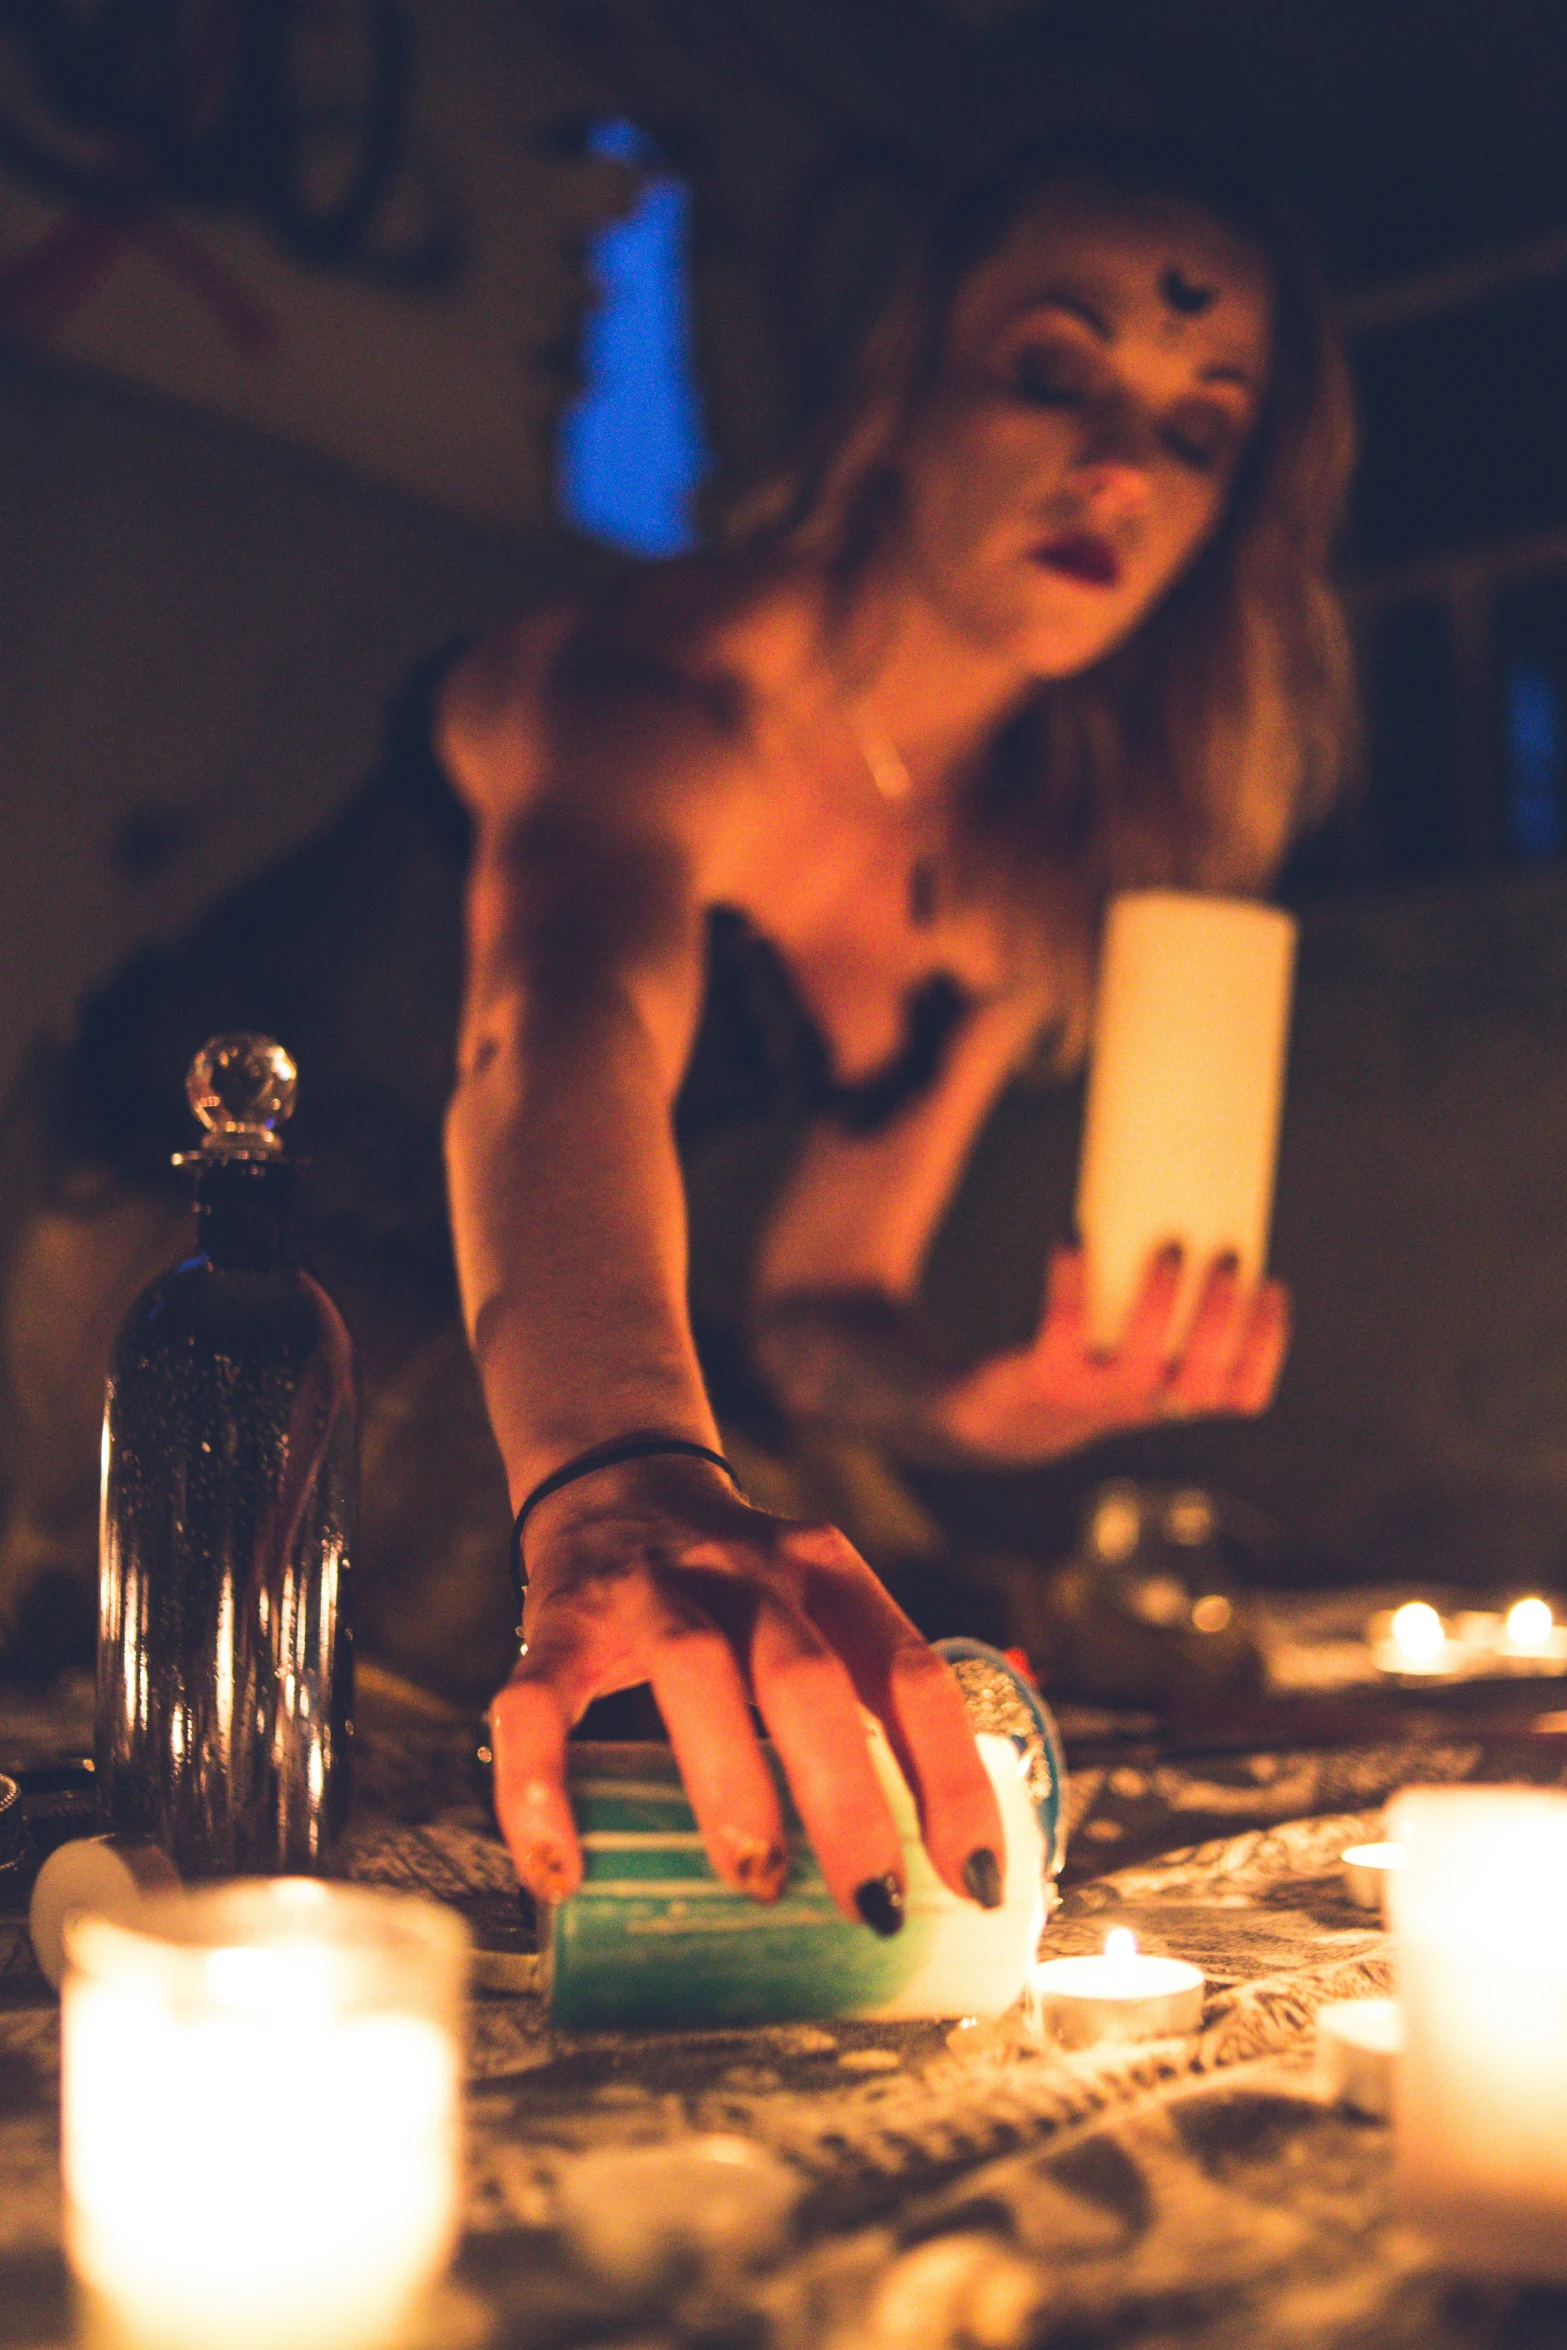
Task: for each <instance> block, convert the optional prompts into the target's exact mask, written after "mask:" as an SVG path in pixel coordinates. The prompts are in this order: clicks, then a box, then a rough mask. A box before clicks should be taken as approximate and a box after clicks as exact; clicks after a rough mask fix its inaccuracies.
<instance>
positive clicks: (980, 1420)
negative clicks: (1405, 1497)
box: [930, 1246, 1290, 1465]
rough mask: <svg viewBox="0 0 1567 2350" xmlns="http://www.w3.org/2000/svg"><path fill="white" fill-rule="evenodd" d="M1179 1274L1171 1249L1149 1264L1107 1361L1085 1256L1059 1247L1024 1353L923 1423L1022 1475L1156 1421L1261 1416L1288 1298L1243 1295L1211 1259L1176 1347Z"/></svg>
mask: <svg viewBox="0 0 1567 2350" xmlns="http://www.w3.org/2000/svg"><path fill="white" fill-rule="evenodd" d="M1182 1271H1183V1259H1182V1253H1181V1251H1180V1249H1179V1248H1178V1247H1174V1246H1172V1247H1170V1248H1166V1249H1163V1250H1161V1251H1160V1252H1159V1254H1158V1255H1156V1256H1155V1257H1154V1258H1153V1260H1152V1261H1151V1263H1150V1265H1149V1268H1148V1272H1147V1274H1146V1276H1145V1278H1144V1281H1143V1285H1142V1288H1141V1290H1140V1291H1139V1293H1138V1296H1137V1299H1136V1302H1135V1303H1134V1305H1133V1307H1132V1311H1131V1314H1130V1316H1129V1318H1128V1321H1127V1325H1126V1330H1125V1333H1124V1335H1123V1337H1122V1340H1121V1343H1120V1345H1119V1346H1118V1347H1116V1348H1115V1349H1114V1350H1113V1351H1112V1352H1110V1353H1104V1352H1102V1351H1096V1350H1095V1348H1094V1347H1093V1346H1092V1345H1091V1343H1090V1340H1089V1335H1088V1324H1087V1318H1086V1311H1085V1293H1084V1277H1083V1258H1082V1252H1081V1251H1080V1250H1078V1249H1070V1248H1060V1249H1057V1250H1056V1251H1055V1252H1054V1253H1053V1255H1052V1257H1051V1260H1050V1269H1049V1275H1048V1279H1047V1283H1046V1290H1045V1306H1044V1313H1043V1315H1042V1317H1041V1320H1040V1324H1039V1329H1038V1331H1037V1333H1036V1335H1035V1337H1034V1340H1033V1342H1032V1344H1031V1345H1029V1346H1025V1347H1019V1348H1017V1349H1016V1350H1015V1351H1013V1352H1011V1353H1007V1354H1001V1355H995V1356H993V1357H991V1358H990V1359H989V1360H988V1361H986V1362H982V1363H979V1364H976V1365H975V1366H974V1368H973V1369H972V1370H969V1371H966V1372H964V1373H963V1374H962V1375H961V1376H959V1377H958V1378H957V1379H955V1380H953V1381H952V1382H950V1384H948V1386H947V1387H946V1388H945V1389H944V1391H943V1392H942V1394H941V1395H940V1397H939V1398H935V1399H933V1400H932V1404H931V1406H930V1411H931V1417H932V1418H933V1420H934V1421H935V1422H936V1423H937V1425H938V1426H939V1427H940V1429H941V1431H942V1433H943V1434H944V1435H945V1436H946V1437H947V1438H948V1439H949V1440H950V1441H951V1442H952V1443H953V1444H954V1445H956V1446H959V1447H961V1449H962V1450H963V1451H964V1452H966V1453H969V1454H972V1455H973V1456H975V1457H976V1458H978V1459H982V1460H988V1461H992V1462H998V1463H1008V1464H1012V1465H1020V1464H1022V1463H1026V1462H1029V1461H1041V1460H1050V1459H1053V1458H1054V1457H1055V1456H1056V1455H1057V1454H1060V1453H1065V1452H1070V1451H1073V1450H1074V1449H1075V1448H1076V1447H1077V1446H1079V1445H1083V1444H1091V1443H1092V1442H1094V1440H1095V1439H1096V1438H1098V1437H1101V1436H1108V1435H1111V1434H1112V1433H1114V1432H1115V1431H1116V1430H1117V1429H1124V1428H1136V1427H1141V1426H1144V1425H1146V1424H1147V1423H1148V1422H1150V1421H1153V1420H1159V1419H1190V1418H1195V1417H1198V1416H1200V1415H1202V1414H1205V1413H1214V1412H1248V1413H1249V1412H1260V1411H1263V1410H1265V1409H1266V1408H1267V1406H1268V1404H1269V1403H1270V1402H1271V1401H1272V1398H1273V1391H1274V1389H1275V1387H1276V1386H1277V1384H1278V1378H1279V1373H1280V1371H1281V1370H1282V1368H1283V1365H1284V1357H1285V1355H1286V1353H1287V1352H1288V1348H1289V1319H1290V1317H1289V1295H1288V1292H1287V1291H1286V1290H1285V1288H1284V1287H1283V1285H1282V1284H1281V1283H1280V1282H1277V1281H1267V1282H1264V1283H1263V1285H1262V1286H1261V1288H1260V1289H1255V1290H1254V1289H1252V1288H1250V1287H1248V1286H1246V1285H1244V1284H1243V1283H1242V1282H1241V1280H1240V1277H1239V1274H1238V1271H1237V1268H1236V1265H1235V1261H1234V1259H1233V1258H1225V1257H1220V1258H1219V1259H1217V1260H1216V1261H1215V1262H1214V1263H1213V1264H1212V1265H1211V1266H1210V1267H1209V1268H1208V1271H1207V1273H1206V1275H1205V1278H1204V1281H1203V1287H1202V1291H1201V1295H1200V1297H1199V1299H1198V1303H1197V1309H1196V1312H1195V1314H1194V1315H1193V1317H1192V1320H1191V1323H1190V1326H1189V1328H1188V1330H1187V1333H1186V1336H1185V1338H1184V1340H1183V1342H1182V1343H1181V1344H1180V1346H1179V1348H1176V1347H1175V1346H1174V1345H1173V1344H1172V1329H1173V1325H1174V1319H1175V1308H1176V1301H1177V1298H1178V1296H1179V1293H1180V1289H1181V1278H1182Z"/></svg>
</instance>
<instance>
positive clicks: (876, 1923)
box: [854, 1875, 903, 1942]
mask: <svg viewBox="0 0 1567 2350" xmlns="http://www.w3.org/2000/svg"><path fill="white" fill-rule="evenodd" d="M854 1906H855V1908H856V1909H857V1910H858V1911H859V1913H860V1915H861V1917H862V1918H863V1919H864V1920H865V1923H866V1924H867V1925H868V1926H869V1927H870V1930H871V1932H872V1933H873V1934H879V1935H880V1936H881V1938H882V1940H883V1941H884V1942H885V1941H887V1940H889V1939H890V1937H891V1936H892V1935H894V1934H896V1933H899V1932H901V1930H902V1926H903V1888H902V1886H901V1885H900V1884H899V1883H898V1880H897V1878H896V1877H894V1876H891V1875H888V1876H885V1877H867V1878H866V1880H865V1882H864V1884H863V1885H856V1887H855V1888H854Z"/></svg>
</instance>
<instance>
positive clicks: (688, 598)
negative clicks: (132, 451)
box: [436, 563, 791, 830]
mask: <svg viewBox="0 0 1567 2350" xmlns="http://www.w3.org/2000/svg"><path fill="white" fill-rule="evenodd" d="M789 608H790V599H789V598H788V596H787V595H780V593H779V592H778V591H777V590H776V589H775V588H773V589H770V588H768V587H766V586H764V585H763V584H761V583H758V582H755V581H747V580H744V579H736V578H734V577H733V576H731V575H726V574H725V573H724V572H723V571H722V570H720V569H719V568H718V567H716V566H710V565H702V564H699V563H694V564H688V565H687V564H671V565H658V566H648V567H646V568H645V569H641V570H638V571H636V572H633V573H631V574H628V575H627V577H626V578H625V579H623V580H621V581H617V582H615V583H613V584H612V585H611V586H609V587H606V588H604V589H602V590H600V591H599V592H598V593H596V594H594V595H591V596H581V597H576V598H573V599H571V600H564V599H563V600H561V601H558V602H555V603H551V604H547V605H543V606H539V607H535V608H534V609H532V610H530V611H529V612H527V613H525V614H524V615H522V617H521V618H519V619H518V620H516V621H514V622H512V623H511V624H510V625H509V626H508V627H506V628H504V629H502V630H500V631H498V632H497V633H496V634H495V635H493V636H492V637H489V638H487V639H486V640H485V641H484V642H483V643H482V644H480V645H479V646H478V647H476V648H475V650H474V651H473V652H472V653H470V654H469V655H468V656H467V657H466V658H465V659H464V660H463V661H462V662H460V663H459V664H458V666H457V668H456V669H455V670H454V671H453V673H452V675H451V677H450V678H449V679H448V680H447V683H446V686H445V688H444V691H443V694H442V697H441V704H440V708H439V712H438V716H437V723H436V745H437V749H438V751H439V753H440V755H441V758H442V759H443V761H444V763H445V765H446V767H447V769H448V771H449V773H450V775H451V777H452V781H453V783H454V785H455V787H456V789H457V790H458V792H459V793H460V794H461V796H462V798H463V799H464V800H465V801H466V803H467V804H468V806H469V808H470V809H471V810H472V812H473V813H474V814H475V815H476V816H477V817H479V818H480V819H481V821H484V820H488V821H489V822H491V823H497V822H498V823H503V824H504V823H506V822H508V821H510V820H515V819H516V818H519V817H522V816H524V815H525V814H526V813H527V812H528V810H529V809H531V808H536V807H538V806H540V805H541V804H542V803H544V802H545V801H556V802H560V801H562V800H565V801H568V802H569V803H570V804H571V805H572V806H573V807H574V808H576V809H578V810H579V811H580V812H581V814H582V816H583V817H584V819H585V820H591V821H593V822H595V823H599V824H604V823H607V824H609V825H611V826H615V825H616V824H617V823H618V822H619V821H621V820H625V821H628V822H630V821H636V822H638V823H647V822H654V823H657V824H659V825H661V826H672V827H673V828H674V829H676V830H680V829H683V828H684V819H685V818H687V817H688V816H691V815H693V814H695V813H696V812H698V811H700V814H701V816H702V818H703V821H704V822H705V823H711V821H712V820H713V818H714V816H715V814H716V813H718V812H719V811H720V810H721V808H722V807H723V806H724V805H725V804H727V803H731V802H738V801H743V800H744V799H745V798H746V796H747V791H748V787H749V786H751V785H752V784H754V782H755V779H756V773H757V767H758V756H757V731H756V714H757V709H758V706H759V702H760V700H761V699H763V698H764V697H765V673H766V671H767V668H768V665H769V660H770V659H772V658H776V651H775V647H776V644H777V642H778V640H779V639H780V637H781V635H782V634H783V632H785V631H786V630H787V629H788V627H789V626H790V625H791V622H790V618H789Z"/></svg>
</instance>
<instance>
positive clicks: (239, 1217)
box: [196, 1159, 299, 1273]
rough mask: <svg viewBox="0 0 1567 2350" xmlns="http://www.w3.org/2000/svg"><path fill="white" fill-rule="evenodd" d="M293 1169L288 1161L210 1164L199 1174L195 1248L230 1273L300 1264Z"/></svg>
mask: <svg viewBox="0 0 1567 2350" xmlns="http://www.w3.org/2000/svg"><path fill="white" fill-rule="evenodd" d="M294 1172H295V1171H294V1167H293V1164H292V1162H291V1161H290V1160H288V1159H211V1160H208V1161H206V1162H205V1163H204V1164H203V1165H202V1166H200V1167H199V1168H198V1169H197V1172H196V1246H197V1247H198V1249H199V1250H200V1251H201V1253H202V1255H203V1256H205V1257H206V1258H207V1259H208V1260H209V1262H210V1263H212V1264H214V1265H216V1266H218V1267H220V1268H221V1269H222V1270H224V1271H226V1272H236V1273H270V1272H272V1271H273V1270H274V1269H278V1270H292V1269H293V1268H294V1267H295V1266H297V1265H298V1263H299V1224H298V1217H297V1212H296V1201H295V1185H294Z"/></svg>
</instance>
